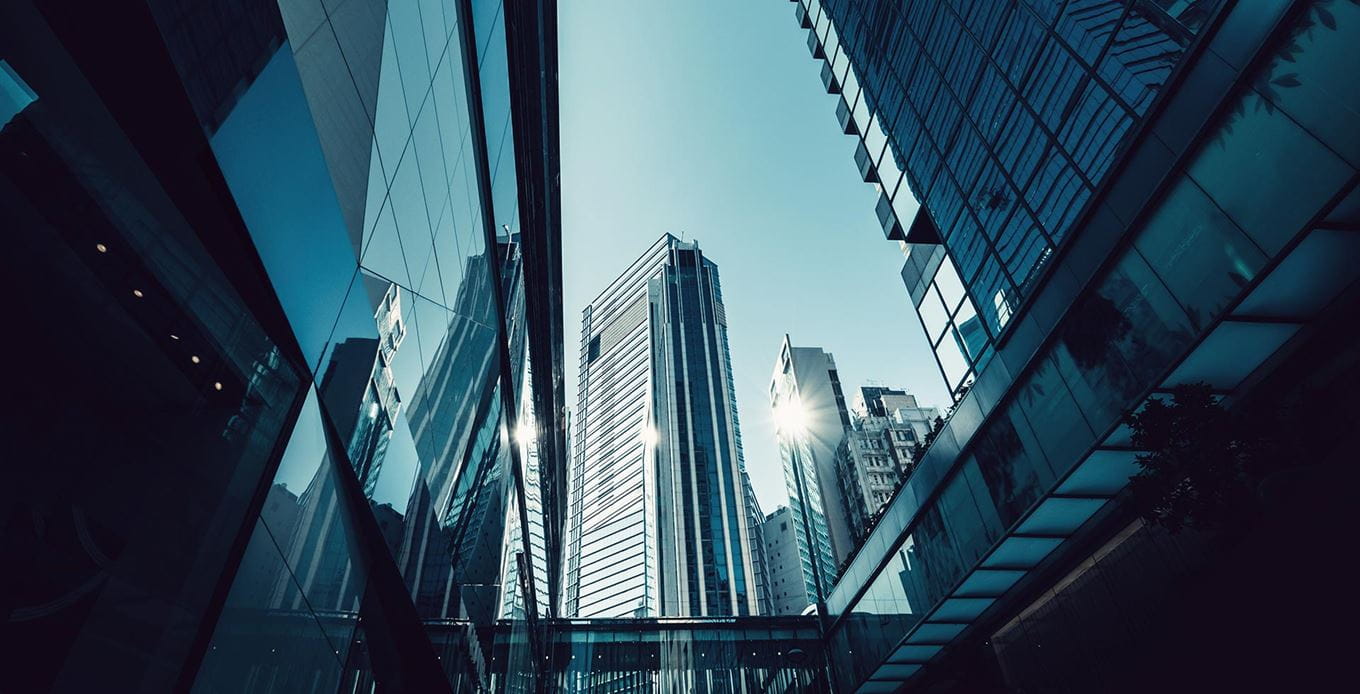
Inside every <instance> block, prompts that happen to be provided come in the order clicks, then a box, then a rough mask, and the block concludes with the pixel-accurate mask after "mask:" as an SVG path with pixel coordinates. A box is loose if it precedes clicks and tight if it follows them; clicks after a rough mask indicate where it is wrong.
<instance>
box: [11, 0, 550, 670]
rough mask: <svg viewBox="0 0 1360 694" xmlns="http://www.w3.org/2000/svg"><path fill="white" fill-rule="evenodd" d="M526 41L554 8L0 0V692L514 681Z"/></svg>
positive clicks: (521, 535) (520, 560) (520, 499)
mask: <svg viewBox="0 0 1360 694" xmlns="http://www.w3.org/2000/svg"><path fill="white" fill-rule="evenodd" d="M555 65H556V45H555V9H554V4H553V3H552V2H551V0H537V1H534V0H531V1H528V2H513V3H512V2H504V3H502V2H500V1H499V0H489V1H486V2H482V1H481V0H477V1H476V2H469V1H468V0H440V1H435V2H416V1H415V0H392V1H391V2H385V1H371V0H346V2H337V3H329V4H327V7H326V11H322V9H321V5H320V4H319V3H315V2H299V1H298V0H242V1H241V2H177V1H174V0H110V2H103V3H98V4H90V3H85V2H77V1H74V0H43V1H41V2H31V1H30V0H15V1H13V2H5V3H3V4H0V210H3V217H4V223H3V224H2V225H0V226H3V228H4V229H5V235H6V239H7V241H8V246H7V249H6V252H5V253H4V254H0V278H2V279H0V281H3V282H5V287H6V289H7V290H10V291H12V292H14V295H15V296H22V297H24V299H23V300H22V301H19V302H16V307H15V309H14V310H15V311H16V312H17V314H16V315H13V316H11V317H12V318H13V319H14V320H15V321H18V322H19V323H20V324H22V325H23V326H24V329H25V331H26V333H27V337H26V338H25V345H26V349H27V350H31V352H30V353H29V354H28V355H27V357H26V361H25V364H26V368H25V369H23V370H21V371H20V372H16V373H14V374H12V376H11V378H10V379H9V380H8V381H7V385H8V386H9V387H10V389H11V390H10V394H11V396H12V397H13V398H15V401H16V402H22V403H24V405H23V406H22V407H20V408H18V409H17V410H16V411H14V412H7V422H8V424H9V425H10V426H14V427H17V428H19V429H21V430H22V431H24V432H26V436H25V437H23V440H22V441H16V442H15V443H14V445H13V446H11V448H10V450H8V451H7V453H6V456H5V459H6V461H9V460H15V461H18V460H24V461H29V462H28V463H25V464H15V465H11V464H9V463H8V462H6V463H4V465H3V466H4V468H5V472H4V479H5V484H4V487H3V488H4V491H3V492H0V519H2V520H0V565H2V566H4V567H5V569H4V571H3V572H0V574H2V575H0V641H3V642H4V643H5V649H4V654H3V655H0V661H2V662H3V665H4V670H5V684H4V685H3V686H2V687H0V688H3V689H5V690H6V691H10V690H13V691H23V692H48V691H63V692H64V691H95V690H107V691H120V692H166V691H195V692H218V691H313V692H321V691H329V692H334V691H359V690H363V691H370V690H374V689H381V690H385V691H387V690H390V691H420V692H454V691H473V690H476V691H486V690H489V689H496V688H499V689H504V688H507V687H510V686H513V687H516V688H525V689H528V690H532V688H533V685H534V682H533V680H534V678H535V677H536V676H537V674H538V673H539V672H540V669H541V667H542V665H541V663H542V657H541V656H536V655H534V654H535V653H541V652H542V651H541V649H542V648H543V647H544V646H543V642H542V639H543V634H542V632H541V630H539V629H536V628H534V627H533V626H532V625H533V624H535V623H537V618H538V617H540V616H547V615H551V614H553V613H555V612H556V606H555V605H554V601H553V599H552V598H553V595H554V590H553V582H554V581H555V580H557V579H556V578H555V577H554V576H555V574H556V564H557V562H555V561H552V558H553V557H555V556H557V554H558V552H560V541H559V540H557V539H556V538H557V536H558V535H557V533H558V532H559V529H560V520H558V519H560V517H561V515H562V513H563V509H562V506H561V504H562V496H563V495H562V494H561V493H560V492H559V491H557V490H558V488H559V487H560V485H561V482H562V479H563V471H564V469H565V459H564V457H563V455H562V454H563V452H564V450H565V441H564V440H563V434H562V431H563V416H562V415H563V408H562V395H561V386H560V374H561V361H562V349H561V341H560V340H561V338H560V328H559V327H558V325H559V324H560V302H561V296H560V294H561V285H560V260H559V259H558V257H557V248H558V241H557V238H556V237H557V234H558V230H557V221H556V220H557V214H558V212H557V187H556V179H557V165H556V157H557V154H556V132H557V125H556V101H555V100H556V86H555V83H554V81H555V79H556V78H555V75H556V67H555ZM554 314H556V316H557V317H556V318H555V319H554V318H553V316H554ZM531 367H532V368H531ZM507 519H509V520H507ZM512 567H513V568H512ZM498 626H500V628H501V631H502V632H504V638H502V635H501V634H500V633H498V631H497V629H498ZM505 640H508V641H509V642H510V644H511V647H510V648H503V647H501V646H502V643H503V642H504V641H505ZM498 649H499V650H498ZM510 680H513V682H512V681H510Z"/></svg>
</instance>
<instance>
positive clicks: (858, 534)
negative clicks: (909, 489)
mask: <svg viewBox="0 0 1360 694" xmlns="http://www.w3.org/2000/svg"><path fill="white" fill-rule="evenodd" d="M853 409H854V415H853V422H852V424H851V426H850V427H849V428H847V429H846V430H845V438H844V439H843V440H842V441H841V445H840V447H839V448H838V449H837V450H836V472H837V478H838V479H839V481H840V484H841V490H842V496H843V498H844V499H845V502H846V511H847V513H848V514H849V518H850V523H851V527H852V529H853V532H854V537H855V542H856V543H859V542H862V541H863V540H864V536H865V534H866V533H867V532H868V530H869V527H870V525H872V523H873V519H874V518H875V517H876V516H877V514H878V512H879V509H881V508H882V507H883V505H884V504H886V503H888V501H889V500H890V499H892V496H893V494H894V493H895V492H896V491H897V487H898V485H899V484H901V482H902V480H904V479H905V478H906V477H907V476H908V475H910V474H911V471H912V467H913V465H914V463H915V460H916V458H915V456H916V450H917V447H918V445H923V444H924V443H925V442H927V441H928V440H929V435H930V431H931V428H932V427H933V426H934V422H935V420H936V418H938V417H939V416H940V412H939V410H937V409H935V408H933V407H920V406H918V405H917V403H916V397H915V396H913V395H909V394H908V393H907V392H906V391H904V390H900V389H895V388H885V387H882V386H863V387H861V388H860V389H859V392H858V393H856V394H855V404H854V408H853Z"/></svg>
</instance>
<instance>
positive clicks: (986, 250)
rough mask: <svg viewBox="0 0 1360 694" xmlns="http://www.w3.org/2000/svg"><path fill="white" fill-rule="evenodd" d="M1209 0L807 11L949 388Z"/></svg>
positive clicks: (842, 1)
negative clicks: (898, 245)
mask: <svg viewBox="0 0 1360 694" xmlns="http://www.w3.org/2000/svg"><path fill="white" fill-rule="evenodd" d="M1216 5H1218V2H1217V0H1203V1H1198V2H1194V1H1192V2H1177V3H1158V2H1141V1H1140V2H1124V1H1123V0H1094V1H1080V2H1071V3H1067V4H1066V7H1063V3H1050V2H1033V3H1031V2H1004V3H969V4H967V6H962V7H956V6H955V4H954V3H934V2H916V3H906V4H903V3H880V2H873V1H872V0H826V1H825V2H819V1H817V0H810V1H809V2H806V3H805V4H800V5H799V6H798V8H799V19H800V21H801V22H802V24H803V26H804V27H805V28H809V29H811V30H812V31H811V33H810V35H809V38H808V45H809V47H810V48H811V49H812V51H813V55H814V56H815V57H817V58H822V59H823V60H824V62H823V64H822V79H823V83H824V84H825V86H826V88H827V90H828V91H830V92H831V93H834V94H839V95H840V97H841V99H840V104H839V106H838V107H837V111H836V115H837V117H838V118H839V119H840V123H841V125H842V127H843V129H844V130H845V132H846V133H847V134H854V135H856V136H857V137H858V139H859V145H858V147H857V149H856V152H855V162H856V164H857V165H858V166H859V169H860V172H861V174H862V175H863V178H864V180H865V181H866V182H870V183H873V184H874V185H875V186H876V187H877V188H878V190H879V192H880V198H879V203H878V213H879V219H880V221H881V222H882V223H883V228H884V232H885V234H886V235H887V237H888V238H889V239H893V240H898V241H899V242H901V244H902V248H903V252H904V254H905V255H906V256H907V257H906V263H905V265H904V267H903V279H904V281H905V283H906V285H907V288H908V290H909V292H910V294H911V297H912V301H913V303H914V304H915V305H916V306H917V310H918V312H919V313H920V316H921V321H922V324H923V325H924V327H925V329H926V333H927V337H928V338H929V339H930V342H931V345H932V346H933V347H934V351H935V354H936V358H937V360H938V361H939V363H940V368H941V371H942V373H943V375H944V377H945V380H946V381H947V383H948V386H949V388H950V389H951V390H958V389H959V388H961V387H962V386H963V385H964V384H965V383H967V382H968V381H970V380H971V379H972V378H974V377H975V375H976V373H977V372H978V371H980V370H981V368H982V367H983V366H985V365H986V362H987V361H988V360H989V359H991V357H992V355H993V352H994V350H993V347H992V345H993V344H994V343H995V341H996V338H997V337H998V336H999V335H1001V334H1002V333H1003V332H1004V331H1005V329H1006V326H1007V325H1008V324H1009V322H1010V320H1011V317H1012V316H1013V314H1014V312H1015V310H1016V308H1017V307H1018V306H1019V305H1020V304H1021V303H1022V302H1023V301H1024V300H1025V299H1026V298H1027V297H1029V296H1031V295H1032V294H1033V287H1034V284H1035V282H1036V281H1037V279H1038V277H1039V275H1040V271H1041V268H1042V267H1043V265H1044V264H1045V262H1046V261H1047V260H1048V259H1049V258H1050V256H1051V255H1052V253H1053V250H1054V249H1055V248H1057V247H1058V246H1059V245H1060V244H1061V243H1062V242H1063V240H1064V239H1066V238H1067V237H1068V236H1069V233H1070V231H1071V227H1072V223H1073V222H1074V221H1075V220H1076V218H1077V215H1078V213H1079V212H1080V211H1081V210H1082V208H1083V206H1084V205H1085V203H1086V201H1087V200H1089V199H1090V198H1091V195H1092V193H1093V191H1095V190H1097V189H1098V188H1099V187H1100V185H1101V183H1102V182H1103V180H1104V178H1105V176H1106V174H1107V173H1108V172H1109V171H1110V170H1111V168H1112V165H1113V164H1114V162H1115V161H1117V159H1118V157H1119V156H1120V155H1121V154H1122V153H1123V152H1124V150H1125V149H1127V142H1126V139H1127V136H1129V135H1130V134H1132V133H1133V132H1134V131H1135V125H1136V124H1137V123H1138V122H1139V121H1140V119H1142V117H1143V116H1144V114H1146V113H1147V111H1148V108H1149V107H1150V106H1151V105H1152V103H1153V102H1154V100H1155V98H1156V96H1157V94H1158V92H1159V90H1160V89H1161V87H1162V85H1163V84H1165V83H1166V82H1167V78H1168V76H1169V75H1170V74H1171V72H1172V71H1173V70H1174V69H1175V67H1176V65H1177V64H1178V63H1179V62H1180V60H1181V58H1182V57H1184V56H1185V55H1186V54H1187V49H1188V47H1189V46H1190V45H1191V43H1192V42H1193V41H1194V39H1195V37H1196V35H1197V34H1198V32H1199V31H1200V30H1201V28H1203V27H1204V26H1205V24H1206V21H1207V19H1208V18H1209V17H1211V16H1212V15H1213V10H1214V9H1215V6H1216ZM917 201H920V205H921V207H920V212H919V213H918V211H917V205H918V202H917ZM940 239H948V240H949V242H948V243H947V244H946V245H944V246H940V245H936V244H938V242H939V240H940Z"/></svg>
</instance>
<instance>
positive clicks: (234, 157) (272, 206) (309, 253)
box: [211, 46, 355, 366]
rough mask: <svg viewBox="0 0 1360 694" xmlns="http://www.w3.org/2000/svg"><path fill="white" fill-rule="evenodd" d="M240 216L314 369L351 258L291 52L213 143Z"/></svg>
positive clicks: (276, 61)
mask: <svg viewBox="0 0 1360 694" xmlns="http://www.w3.org/2000/svg"><path fill="white" fill-rule="evenodd" d="M211 142H212V147H213V154H214V155H215V156H216V158H217V163H218V165H219V166H220V167H221V168H222V173H223V175H224V176H225V177H226V179H227V186H228V187H229V188H230V189H231V193H232V197H233V198H234V199H235V201H236V205H237V207H238V208H239V209H240V210H241V217H242V218H243V219H244V220H245V223H246V227H247V228H248V229H249V230H250V234H251V238H252V240H253V241H254V243H255V247H256V248H257V249H258V250H259V252H260V259H261V260H262V261H263V262H264V266H265V269H266V270H267V271H268V272H269V275H270V278H271V279H272V281H273V285H274V291H276V292H277V293H278V295H279V301H280V303H282V304H283V309H284V311H285V312H286V313H287V314H288V319H289V321H290V322H291V323H292V325H293V331H294V332H295V333H296V334H297V337H298V342H299V343H300V344H301V345H302V350H303V353H304V354H305V355H306V356H307V359H308V361H309V363H311V364H312V365H313V366H315V364H316V363H317V361H318V360H319V359H320V355H321V349H322V347H323V346H324V345H325V342H326V337H327V336H328V335H329V334H330V330H331V326H332V325H333V324H334V323H335V313H336V307H338V306H340V304H341V303H342V302H343V301H344V296H345V292H346V291H347V290H348V288H349V284H350V279H351V277H352V276H353V274H354V263H355V258H354V251H353V248H352V246H351V245H350V242H349V237H348V232H347V231H346V229H345V220H344V217H343V216H341V213H340V206H339V204H338V203H337V201H336V198H335V190H334V189H333V188H332V184H331V178H330V174H329V172H328V171H327V169H326V160H325V157H324V155H323V154H322V151H321V144H320V142H319V141H318V140H317V137H316V130H315V127H314V126H313V125H312V119H311V112H310V110H309V109H308V106H307V99H306V97H305V95H304V94H303V93H302V83H301V81H299V80H298V75H297V68H296V67H295V66H294V64H293V58H292V52H291V51H289V50H287V47H286V46H285V47H284V48H283V49H281V50H279V51H278V52H276V53H275V54H274V57H273V58H272V59H270V61H269V64H268V65H267V66H266V67H265V69H264V71H263V72H261V73H260V76H259V77H257V78H256V80H255V82H254V83H253V84H251V86H250V88H249V89H248V90H246V92H245V94H243V95H242V96H241V98H240V100H239V101H238V102H237V105H236V108H235V109H234V110H233V111H232V113H231V115H230V116H228V117H227V119H226V120H225V121H224V122H223V123H222V126H221V127H220V128H219V129H218V131H217V133H216V134H215V135H214V136H213V138H212V140H211Z"/></svg>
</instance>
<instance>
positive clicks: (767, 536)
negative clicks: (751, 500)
mask: <svg viewBox="0 0 1360 694" xmlns="http://www.w3.org/2000/svg"><path fill="white" fill-rule="evenodd" d="M798 523H799V520H798V519H797V518H796V517H795V516H794V513H793V511H792V510H791V509H790V508H789V507H788V506H780V507H779V508H776V509H775V510H774V511H773V512H772V513H770V515H768V516H766V517H765V520H764V521H762V522H761V524H760V538H761V542H762V543H763V544H764V548H765V562H766V576H767V579H766V580H767V583H768V585H769V587H770V614H777V615H778V614H802V613H803V611H804V610H806V609H807V607H808V606H809V605H815V604H817V593H816V585H815V584H813V583H812V581H810V580H809V577H808V572H807V571H806V570H805V567H806V566H807V564H806V562H805V561H804V560H803V557H804V556H805V555H806V553H805V552H804V551H803V550H802V548H801V547H802V546H801V545H800V544H799V542H798V536H797V532H798V531H797V528H798Z"/></svg>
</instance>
